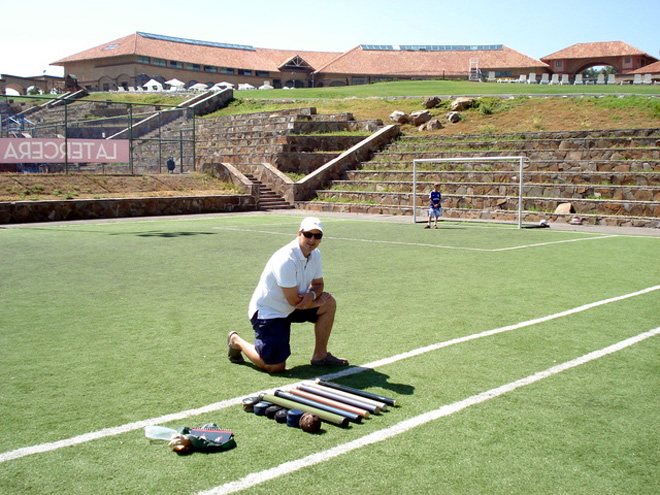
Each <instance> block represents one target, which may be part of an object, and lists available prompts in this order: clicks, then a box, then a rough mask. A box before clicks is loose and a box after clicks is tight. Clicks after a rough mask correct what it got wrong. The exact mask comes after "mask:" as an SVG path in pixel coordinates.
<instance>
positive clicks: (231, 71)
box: [220, 67, 235, 74]
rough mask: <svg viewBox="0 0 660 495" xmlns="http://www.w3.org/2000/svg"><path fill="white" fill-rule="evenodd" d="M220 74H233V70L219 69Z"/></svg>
mask: <svg viewBox="0 0 660 495" xmlns="http://www.w3.org/2000/svg"><path fill="white" fill-rule="evenodd" d="M220 72H221V73H222V74H234V73H235V70H234V69H232V68H231V67H220Z"/></svg>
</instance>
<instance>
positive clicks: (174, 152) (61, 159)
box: [0, 95, 195, 174]
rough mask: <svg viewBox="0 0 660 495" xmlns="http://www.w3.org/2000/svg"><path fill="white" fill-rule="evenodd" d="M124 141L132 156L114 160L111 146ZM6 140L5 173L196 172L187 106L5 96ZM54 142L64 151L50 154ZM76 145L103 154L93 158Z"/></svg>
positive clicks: (0, 102)
mask: <svg viewBox="0 0 660 495" xmlns="http://www.w3.org/2000/svg"><path fill="white" fill-rule="evenodd" d="M29 139H31V140H32V141H31V142H29V143H28V141H25V142H23V141H19V140H29ZM120 142H122V144H125V143H126V142H127V143H128V152H127V154H126V156H124V158H119V160H121V161H117V160H118V159H110V154H109V153H106V151H105V150H107V149H109V147H110V146H112V145H116V144H117V143H120ZM0 144H2V145H3V146H0V171H4V172H24V173H53V172H64V173H75V172H85V173H101V174H160V173H188V172H191V171H194V170H195V112H194V110H193V109H192V108H190V107H188V106H185V105H183V104H182V105H178V106H175V105H165V104H149V103H127V102H115V101H110V100H105V101H104V100H94V99H88V98H85V99H74V98H72V97H71V96H70V95H69V97H67V95H60V96H9V95H0ZM28 144H30V145H32V144H34V145H35V146H28ZM39 144H41V147H42V148H39V146H36V145H39ZM49 144H52V149H58V150H61V153H60V154H59V155H57V156H55V154H54V153H53V154H51V155H46V154H45V153H44V152H43V149H44V148H43V147H45V146H46V145H49ZM74 144H76V145H77V146H78V149H82V150H101V152H98V151H97V153H96V156H95V158H94V159H90V157H89V154H87V155H85V154H84V153H76V152H75V151H73V149H74ZM33 149H36V150H39V149H42V152H41V153H39V152H38V151H37V152H34V151H33ZM3 152H4V153H3ZM46 156H48V159H46ZM104 157H107V158H108V160H104ZM85 160H87V161H85Z"/></svg>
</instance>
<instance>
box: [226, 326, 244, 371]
mask: <svg viewBox="0 0 660 495" xmlns="http://www.w3.org/2000/svg"><path fill="white" fill-rule="evenodd" d="M235 333H236V334H237V333H238V332H234V331H233V330H232V331H231V332H229V333H228V334H227V357H228V358H229V361H231V362H232V363H234V364H239V363H244V362H245V359H243V354H241V350H240V349H234V348H233V347H232V346H231V344H230V342H231V336H232V335H234V334H235Z"/></svg>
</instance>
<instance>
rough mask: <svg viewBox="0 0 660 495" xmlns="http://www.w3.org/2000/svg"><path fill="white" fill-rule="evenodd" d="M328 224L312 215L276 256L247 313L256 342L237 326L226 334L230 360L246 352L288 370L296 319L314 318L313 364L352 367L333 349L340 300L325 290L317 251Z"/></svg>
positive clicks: (266, 365) (264, 364) (266, 366)
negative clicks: (333, 328) (332, 350)
mask: <svg viewBox="0 0 660 495" xmlns="http://www.w3.org/2000/svg"><path fill="white" fill-rule="evenodd" d="M322 238H323V225H322V224H321V221H320V220H319V219H318V218H314V217H307V218H305V219H304V220H303V221H302V223H301V224H300V229H299V230H298V236H297V237H296V239H295V240H293V241H291V242H290V243H288V244H287V245H286V246H284V247H282V248H280V249H279V250H278V251H276V252H275V254H273V256H271V258H270V260H268V263H267V264H266V267H265V268H264V271H263V272H262V274H261V278H260V279H259V283H258V285H257V287H256V289H255V290H254V293H253V294H252V299H251V300H250V305H249V308H248V318H249V319H250V322H251V323H252V328H254V335H255V342H254V345H253V344H251V343H249V342H247V341H246V340H245V339H243V338H242V337H240V336H239V335H238V333H236V332H234V331H232V332H229V334H228V335H227V347H228V356H229V360H230V361H231V362H232V363H242V362H244V359H243V354H245V355H246V356H247V358H248V359H249V360H250V361H252V363H254V364H255V366H257V367H259V368H261V369H263V370H265V371H267V372H269V373H280V372H282V371H284V370H285V369H286V360H287V358H288V357H289V356H290V355H291V348H290V345H289V344H290V338H291V323H303V322H312V323H314V333H315V338H316V340H315V347H314V352H313V354H312V360H311V364H312V365H313V366H347V365H348V361H347V360H346V359H341V358H337V357H335V356H333V355H332V354H330V353H329V352H328V340H329V339H330V333H331V332H332V325H333V323H334V319H335V311H336V309H337V302H336V301H335V298H334V297H332V296H331V295H330V294H329V293H328V292H323V288H324V284H323V268H322V265H321V252H320V251H319V250H318V246H319V244H321V239H322Z"/></svg>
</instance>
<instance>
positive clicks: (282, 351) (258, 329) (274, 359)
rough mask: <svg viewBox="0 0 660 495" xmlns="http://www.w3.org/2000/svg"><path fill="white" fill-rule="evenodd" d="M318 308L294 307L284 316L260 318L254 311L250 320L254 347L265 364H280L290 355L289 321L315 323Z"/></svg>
mask: <svg viewBox="0 0 660 495" xmlns="http://www.w3.org/2000/svg"><path fill="white" fill-rule="evenodd" d="M317 312H318V308H311V309H296V310H294V312H293V313H291V314H290V315H289V316H287V317H286V318H271V319H267V320H260V319H259V318H257V315H258V313H255V314H254V316H253V317H252V318H250V322H251V323H252V328H254V348H255V349H256V350H257V353H258V354H259V356H260V357H261V359H263V360H264V363H266V364H280V363H283V362H285V361H286V360H287V358H288V357H289V356H290V355H291V347H290V346H289V341H290V338H291V323H305V322H311V323H316V320H318V315H317Z"/></svg>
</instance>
